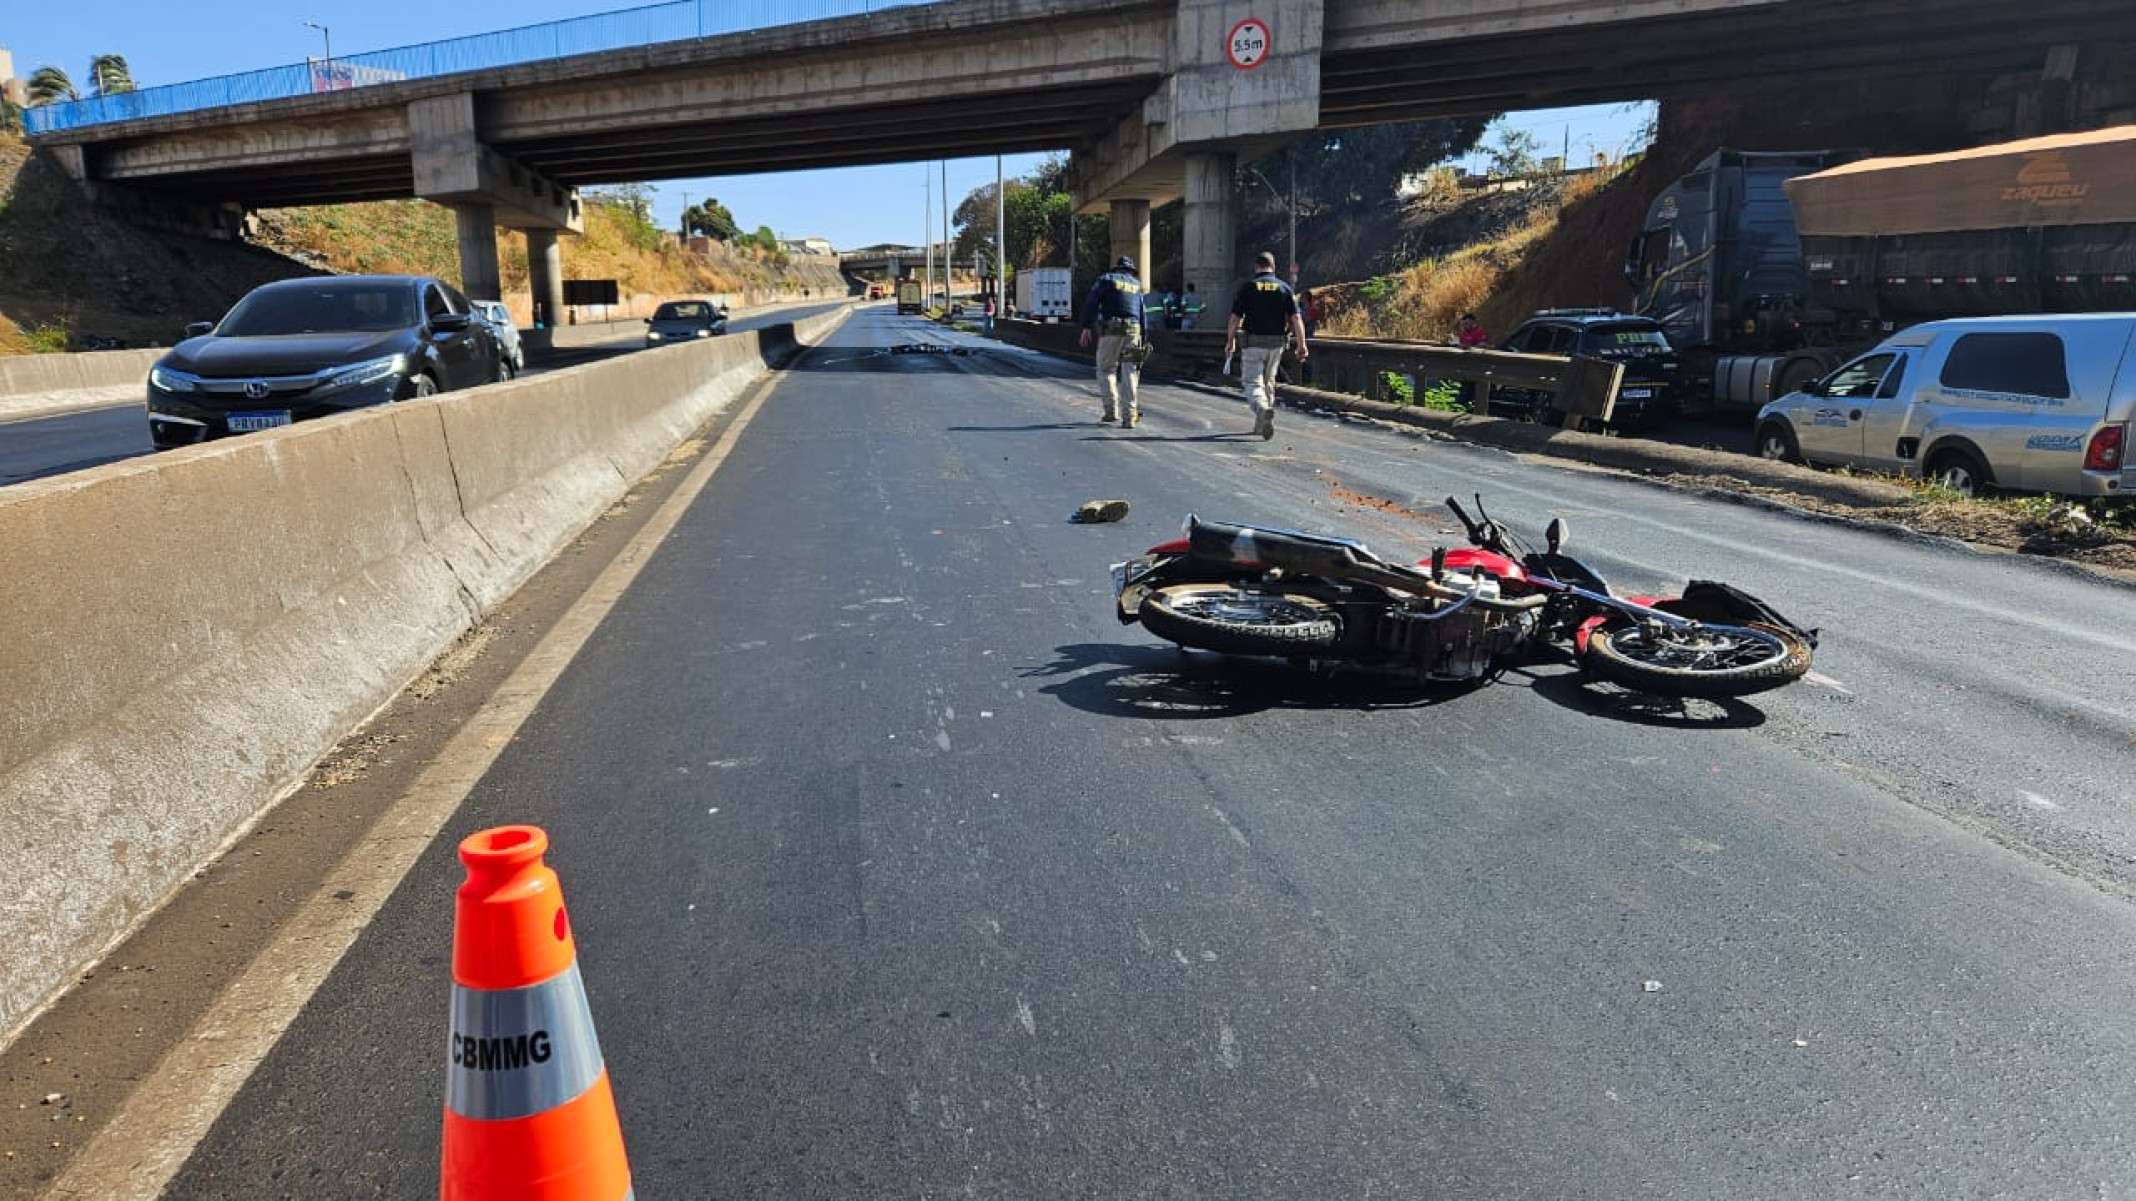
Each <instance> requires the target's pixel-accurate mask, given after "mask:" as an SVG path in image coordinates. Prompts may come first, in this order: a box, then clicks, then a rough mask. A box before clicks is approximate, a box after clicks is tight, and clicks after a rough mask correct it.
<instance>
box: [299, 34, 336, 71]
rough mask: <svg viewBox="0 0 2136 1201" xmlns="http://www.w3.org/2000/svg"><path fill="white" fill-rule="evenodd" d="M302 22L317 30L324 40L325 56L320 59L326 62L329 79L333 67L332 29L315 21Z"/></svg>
mask: <svg viewBox="0 0 2136 1201" xmlns="http://www.w3.org/2000/svg"><path fill="white" fill-rule="evenodd" d="M304 24H305V26H306V27H307V28H310V29H316V30H318V31H319V36H320V37H321V38H324V39H325V40H326V58H325V59H324V60H322V61H324V62H325V63H326V68H327V71H328V72H329V75H328V78H329V79H331V78H332V75H331V72H332V71H333V69H334V31H333V30H331V29H328V28H327V27H326V26H324V25H321V24H319V23H318V22H317V21H306V22H304Z"/></svg>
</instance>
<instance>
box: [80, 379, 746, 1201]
mask: <svg viewBox="0 0 2136 1201" xmlns="http://www.w3.org/2000/svg"><path fill="white" fill-rule="evenodd" d="M779 378H780V377H778V376H772V377H769V378H767V379H766V380H765V381H763V382H762V383H761V384H759V385H758V386H757V389H756V391H755V394H754V395H753V396H751V397H750V399H749V402H748V403H747V404H746V405H744V406H743V408H742V410H741V412H740V413H739V414H738V415H736V417H735V419H734V421H733V422H732V423H731V424H730V425H728V427H727V430H726V432H725V433H724V434H722V435H721V436H720V439H719V441H718V442H717V443H716V444H715V445H714V446H713V447H712V449H711V451H710V452H708V453H707V454H706V455H705V457H704V458H703V459H701V460H699V461H698V463H697V465H696V466H695V467H693V468H692V469H691V470H690V474H689V475H687V476H685V477H684V478H683V481H682V483H681V484H680V485H679V486H677V488H676V489H675V492H674V495H672V496H670V497H668V499H667V500H666V501H665V502H664V503H663V504H662V505H661V506H660V508H659V509H658V510H657V511H656V512H655V513H654V514H653V516H652V517H651V518H650V519H649V520H648V521H647V522H646V523H645V527H644V528H643V529H640V530H639V531H638V533H637V534H636V535H635V536H634V537H632V538H631V540H630V542H629V543H628V544H627V545H625V546H624V548H623V550H622V551H621V552H620V553H619V554H617V555H616V557H615V559H614V560H613V561H612V562H610V563H609V564H608V566H607V567H605V568H603V569H602V570H601V574H600V575H598V576H596V577H594V581H593V583H592V584H591V585H590V586H589V587H588V588H587V589H586V591H585V594H584V595H582V596H580V597H579V599H578V600H576V601H574V602H572V604H571V607H570V608H569V609H568V610H566V611H565V613H564V615H563V616H562V617H560V618H558V619H557V622H556V624H555V625H554V626H552V627H551V628H550V629H549V632H548V633H546V634H544V635H543V636H542V639H541V641H540V642H539V643H537V644H535V647H534V649H533V650H532V651H531V652H529V653H528V655H527V657H526V659H525V660H524V661H522V662H521V663H520V664H519V666H518V667H516V668H514V669H513V670H512V674H511V675H509V676H507V677H506V678H505V680H504V682H503V683H502V684H499V685H498V686H497V690H496V691H495V692H494V693H492V694H490V698H489V699H488V700H486V701H484V702H483V703H482V708H481V709H479V710H478V711H476V713H475V715H474V716H473V717H471V718H469V719H468V721H467V723H466V724H465V725H463V726H461V727H460V729H459V730H457V731H456V732H454V734H453V735H452V737H451V738H450V739H448V740H447V741H446V743H445V745H444V747H443V748H441V749H440V750H439V751H438V754H437V757H436V758H434V759H432V760H431V761H430V763H429V764H428V765H427V766H426V767H424V768H423V771H422V774H420V775H418V776H417V777H416V779H415V782H414V783H413V784H412V785H410V786H409V789H408V791H407V793H406V794H405V795H403V796H402V797H401V798H400V799H399V800H398V801H395V802H394V803H393V807H392V808H390V809H388V810H387V811H386V812H385V813H384V814H383V815H381V816H380V817H379V819H378V822H377V824H376V825H374V826H372V828H371V831H370V832H369V833H368V834H366V835H365V836H364V837H363V839H362V840H361V841H359V842H358V843H357V844H356V845H355V846H354V847H353V848H351V849H350V850H349V853H348V854H347V855H345V856H344V857H343V858H342V860H341V862H340V863H338V864H336V865H334V869H333V870H332V871H331V872H329V873H327V876H326V878H325V879H324V880H322V881H321V882H320V884H319V889H318V891H317V892H315V893H313V894H312V896H311V899H309V900H307V901H306V902H305V903H304V905H303V907H301V908H300V909H298V910H297V912H296V913H295V914H294V915H293V916H292V917H291V918H290V919H289V921H288V922H287V923H286V924H285V925H284V926H283V927H282V931H281V933H280V934H278V935H277V936H276V937H275V939H274V941H273V942H272V943H270V944H268V946H267V947H266V948H265V949H263V950H262V951H261V952H260V954H259V956H258V957H257V958H255V959H254V960H253V961H252V963H251V964H250V965H248V966H247V967H246V968H245V970H244V972H243V974H241V975H240V976H238V978H237V979H236V980H234V981H232V982H231V983H230V985H229V987H227V988H225V989H224V990H223V991H222V994H221V995H220V996H218V997H216V999H215V1002H214V1004H212V1005H210V1006H209V1007H208V1010H207V1012H206V1013H203V1014H202V1015H201V1016H200V1019H199V1020H198V1021H197V1022H195V1023H194V1024H193V1027H192V1029H190V1030H188V1031H186V1033H185V1036H184V1037H183V1038H181V1039H180V1040H179V1041H178V1043H177V1044H176V1045H175V1046H173V1047H172V1048H171V1049H170V1050H169V1051H167V1052H165V1053H164V1056H163V1058H162V1060H161V1061H159V1062H158V1063H157V1064H156V1066H155V1069H154V1070H153V1071H152V1072H150V1073H149V1076H148V1078H147V1079H146V1080H145V1081H143V1082H142V1084H141V1087H140V1088H137V1089H135V1090H134V1092H133V1095H132V1096H130V1097H128V1098H127V1099H126V1103H125V1105H124V1106H123V1107H122V1108H121V1109H120V1110H119V1111H118V1113H116V1114H114V1115H113V1116H112V1119H111V1121H109V1122H108V1123H106V1124H105V1126H104V1128H103V1129H102V1130H101V1131H99V1132H98V1133H97V1136H96V1137H95V1138H94V1139H92V1140H91V1141H90V1143H89V1145H88V1146H87V1147H84V1148H83V1149H82V1152H81V1154H80V1155H78V1156H76V1157H75V1159H74V1161H73V1162H72V1163H71V1164H69V1165H68V1166H67V1169H66V1171H65V1172H64V1173H63V1174H62V1175H61V1176H60V1177H59V1179H58V1180H56V1181H54V1182H53V1183H52V1185H51V1187H50V1188H48V1189H47V1190H46V1191H45V1192H44V1193H43V1195H42V1198H43V1201H108V1199H109V1198H113V1197H159V1196H161V1195H162V1194H163V1191H164V1189H165V1188H166V1187H167V1186H168V1185H169V1184H170V1182H171V1179H172V1178H173V1177H175V1176H176V1175H177V1174H178V1170H179V1169H180V1168H181V1167H183V1166H184V1165H185V1162H186V1159H187V1158H188V1157H189V1156H191V1155H192V1153H193V1149H194V1148H195V1147H196V1146H198V1145H199V1143H200V1140H201V1139H202V1138H204V1137H206V1135H207V1133H208V1130H209V1128H210V1127H212V1126H213V1125H214V1124H215V1120H216V1118H217V1117H219V1116H221V1114H222V1112H223V1110H224V1109H225V1108H227V1107H228V1106H229V1104H230V1101H231V1100H232V1099H233V1098H234V1097H236V1096H237V1092H238V1090H239V1089H240V1088H242V1087H244V1084H245V1081H246V1080H248V1079H250V1078H251V1076H252V1072H253V1069H255V1068H257V1067H258V1066H259V1065H260V1063H261V1061H262V1060H264V1059H266V1058H267V1054H268V1052H269V1051H271V1050H273V1049H274V1045H275V1043H276V1042H277V1041H279V1040H280V1039H281V1037H282V1032H283V1031H284V1030H286V1029H288V1027H289V1024H290V1023H291V1022H292V1021H294V1020H295V1019H296V1016H297V1014H298V1012H299V1011H300V1010H302V1009H303V1008H304V1005H305V1002H307V1001H309V1000H310V999H311V997H312V994H313V993H316V992H317V991H318V990H319V986H320V985H321V984H322V983H324V982H325V980H326V977H327V974H328V973H329V972H331V971H332V970H333V969H334V966H335V965H336V964H338V963H340V962H341V958H342V956H343V955H345V954H347V953H348V949H349V947H350V946H351V945H353V944H354V943H355V941H356V938H357V936H358V935H360V934H362V933H363V931H364V929H365V927H367V926H369V925H370V923H371V919H372V918H373V917H374V916H376V915H377V913H378V910H379V909H380V908H381V907H382V906H383V905H384V904H385V903H386V899H387V898H388V897H390V896H392V895H393V892H394V890H395V889H397V888H399V887H400V883H401V881H402V880H403V879H404V878H405V877H406V876H407V874H408V871H409V869H410V868H412V867H414V866H415V861H416V859H417V858H419V857H420V856H421V855H422V853H423V852H424V850H426V849H427V848H428V847H429V846H430V845H431V844H432V843H433V842H435V841H437V837H438V833H439V831H441V830H442V829H444V827H445V823H446V822H448V821H450V820H451V819H452V816H453V814H454V813H456V812H458V811H459V808H460V804H461V802H462V801H464V800H466V798H467V795H468V793H470V792H471V791H473V790H474V787H475V785H476V783H478V782H479V781H480V780H481V779H482V777H483V775H484V774H485V773H487V772H488V771H489V768H490V765H491V764H492V763H494V762H495V761H496V759H497V756H498V755H500V754H502V753H503V751H504V748H505V747H506V746H508V745H510V744H511V742H512V739H513V737H514V736H515V735H516V734H517V733H518V732H519V728H520V726H521V725H522V724H524V723H525V721H526V719H527V718H528V716H529V715H531V714H532V713H533V712H534V707H535V706H536V705H537V704H539V703H540V701H541V699H542V698H543V697H544V696H546V695H548V692H549V689H550V688H551V686H553V685H554V684H555V683H556V681H557V679H558V678H559V677H560V676H562V675H563V673H564V669H565V668H566V667H568V666H569V665H570V663H571V661H572V660H573V659H574V658H576V657H577V655H578V653H579V650H580V649H581V648H582V647H584V646H585V645H586V640H587V639H588V638H591V637H592V636H593V632H594V630H595V629H596V628H598V627H599V626H600V624H601V622H602V621H603V620H604V619H605V618H606V617H607V616H608V614H609V611H610V610H612V609H614V608H615V606H616V602H617V601H618V600H620V599H622V596H623V594H624V593H625V592H626V591H628V590H629V588H630V586H631V584H632V583H633V582H635V581H636V580H637V578H638V573H639V572H640V571H641V570H643V569H644V567H645V565H646V564H647V563H648V562H650V561H651V560H652V557H653V550H654V549H655V548H656V547H658V546H659V545H660V543H661V542H662V541H663V540H664V539H666V537H667V536H668V534H669V532H670V531H672V530H673V529H674V528H675V525H676V523H677V522H679V521H681V520H682V515H683V513H684V511H686V510H687V509H688V508H689V507H690V504H691V502H693V501H695V500H696V499H697V495H698V493H700V492H702V491H704V488H705V485H706V484H707V483H708V482H710V481H711V479H712V473H713V472H715V471H718V470H719V467H720V464H722V463H724V462H726V461H727V456H728V454H729V453H731V452H732V451H733V450H734V444H735V442H736V441H737V440H739V439H740V438H741V436H742V431H743V430H746V429H748V428H749V422H750V420H751V419H752V418H754V417H755V416H756V413H757V410H758V409H759V408H761V407H763V404H764V399H765V397H767V396H769V395H770V394H771V389H772V385H773V384H774V383H776V382H777V380H778V379H779ZM337 896H339V897H350V898H352V899H350V900H346V901H343V900H337V899H335V898H336V897H337Z"/></svg>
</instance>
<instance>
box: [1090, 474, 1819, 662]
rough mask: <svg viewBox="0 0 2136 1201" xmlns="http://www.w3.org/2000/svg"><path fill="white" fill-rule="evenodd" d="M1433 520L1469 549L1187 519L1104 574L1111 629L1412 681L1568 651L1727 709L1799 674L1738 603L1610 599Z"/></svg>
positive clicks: (1773, 618) (1796, 655) (1803, 640)
mask: <svg viewBox="0 0 2136 1201" xmlns="http://www.w3.org/2000/svg"><path fill="white" fill-rule="evenodd" d="M1446 504H1447V507H1448V508H1449V509H1451V510H1453V513H1454V516H1455V517H1457V518H1459V519H1460V521H1461V524H1462V525H1463V526H1464V527H1466V528H1467V530H1468V539H1469V543H1470V545H1468V546H1466V547H1455V548H1446V547H1441V548H1440V549H1438V550H1435V551H1433V552H1432V555H1431V557H1430V558H1429V559H1424V560H1419V561H1418V563H1417V564H1416V565H1414V566H1406V565H1403V564H1399V563H1391V562H1388V561H1386V560H1384V559H1381V558H1379V557H1378V556H1376V555H1374V554H1373V553H1372V552H1371V551H1370V550H1368V549H1366V547H1365V545H1364V544H1363V543H1361V542H1355V541H1352V540H1350V539H1346V538H1329V537H1323V536H1320V535H1315V534H1301V533H1297V532H1294V531H1290V530H1276V529H1265V528H1261V527H1257V526H1247V525H1230V524H1225V523H1221V522H1214V521H1202V520H1200V519H1198V518H1195V517H1189V518H1187V528H1186V536H1185V537H1183V538H1179V539H1176V540H1174V541H1171V542H1166V543H1163V544H1161V545H1158V546H1153V547H1151V548H1150V549H1149V550H1148V551H1147V552H1146V553H1145V554H1143V555H1141V556H1139V557H1137V558H1134V559H1130V560H1128V561H1127V562H1125V563H1119V564H1115V565H1114V566H1113V569H1112V572H1113V591H1114V594H1115V596H1116V597H1117V598H1118V615H1119V618H1120V620H1121V621H1122V622H1123V623H1132V622H1136V621H1140V622H1141V623H1142V624H1143V626H1144V627H1146V628H1147V629H1148V630H1149V631H1150V632H1151V633H1153V634H1155V635H1157V636H1158V637H1160V638H1163V639H1166V640H1168V641H1171V642H1175V643H1178V644H1179V645H1180V646H1183V647H1195V648H1198V649H1201V650H1210V651H1220V652H1223V653H1226V654H1233V655H1273V656H1278V657H1281V658H1285V659H1289V660H1291V661H1292V662H1294V663H1299V664H1301V665H1303V666H1324V665H1335V664H1352V665H1358V666H1364V667H1371V668H1378V669H1392V670H1397V671H1402V672H1406V673H1414V674H1415V675H1416V676H1417V678H1419V679H1422V680H1427V681H1470V682H1473V681H1482V680H1487V679H1489V678H1491V677H1492V676H1495V675H1496V674H1498V673H1499V672H1500V671H1502V670H1504V669H1505V668H1506V667H1507V666H1510V665H1512V664H1513V663H1515V662H1518V661H1519V660H1521V659H1522V658H1523V657H1525V656H1526V655H1527V654H1528V653H1529V652H1530V651H1532V650H1533V649H1535V648H1537V647H1539V646H1541V645H1544V644H1550V643H1562V642H1565V641H1570V642H1571V644H1572V647H1573V651H1574V654H1575V655H1576V657H1577V658H1578V660H1579V662H1580V664H1581V666H1582V667H1583V668H1584V669H1585V670H1586V671H1587V672H1588V674H1590V675H1591V676H1595V677H1598V678H1601V679H1605V680H1610V681H1614V682H1615V683H1618V684H1621V685H1623V686H1625V687H1627V688H1631V689H1635V690H1637V691H1641V692H1649V693H1657V694H1661V695H1665V696H1677V697H1709V698H1720V697H1737V696H1748V695H1750V694H1752V693H1757V692H1764V691H1767V690H1769V689H1773V688H1779V687H1781V686H1783V685H1786V684H1789V683H1792V682H1794V681H1795V680H1798V679H1800V678H1802V676H1803V675H1804V674H1805V673H1807V672H1808V671H1809V670H1810V655H1811V652H1812V651H1813V650H1814V649H1815V648H1816V645H1817V634H1816V632H1815V631H1814V630H1806V629H1803V628H1802V627H1800V626H1797V625H1795V624H1794V623H1792V622H1790V621H1788V620H1787V619H1786V618H1784V617H1782V616H1780V614H1779V613H1777V612H1775V611H1774V610H1773V608H1772V607H1771V606H1770V605H1767V604H1766V603H1765V602H1763V601H1761V600H1759V599H1757V598H1756V597H1754V596H1751V595H1749V594H1748V593H1745V592H1743V591H1741V590H1739V589H1736V588H1732V587H1730V586H1728V585H1726V584H1719V583H1714V582H1712V581H1708V580H1693V581H1692V582H1691V583H1690V584H1688V585H1687V586H1686V587H1685V588H1684V591H1683V595H1681V596H1673V597H1652V596H1618V595H1616V594H1615V593H1613V592H1611V591H1610V587H1609V585H1608V584H1607V583H1606V582H1605V581H1604V580H1603V579H1602V577H1601V576H1599V575H1597V574H1596V573H1595V572H1593V571H1592V570H1590V569H1589V568H1588V567H1587V566H1586V565H1585V564H1583V563H1581V562H1580V561H1579V560H1577V559H1574V558H1572V557H1571V556H1569V555H1566V554H1565V553H1564V546H1565V541H1566V536H1567V528H1566V525H1565V522H1564V521H1563V519H1559V518H1554V519H1552V520H1551V522H1550V524H1549V527H1548V529H1547V530H1546V531H1545V533H1544V540H1545V542H1546V544H1547V547H1548V549H1546V550H1544V551H1540V552H1538V551H1535V550H1532V549H1530V548H1529V547H1528V546H1526V545H1525V544H1523V543H1522V542H1521V541H1520V539H1518V538H1517V537H1515V536H1514V535H1513V534H1511V533H1510V532H1509V531H1507V530H1506V529H1505V528H1504V527H1502V526H1500V525H1499V524H1498V523H1497V522H1495V521H1493V520H1491V517H1490V514H1489V513H1487V512H1486V511H1485V510H1484V507H1483V498H1482V497H1481V496H1478V497H1477V498H1476V512H1477V514H1478V516H1479V517H1480V518H1481V520H1480V521H1479V520H1473V519H1471V518H1470V517H1469V515H1468V513H1467V511H1465V510H1464V509H1463V508H1462V507H1461V504H1460V502H1458V501H1456V500H1455V499H1454V498H1453V497H1448V498H1447V500H1446Z"/></svg>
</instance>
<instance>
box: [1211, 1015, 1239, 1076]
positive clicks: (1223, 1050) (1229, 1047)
mask: <svg viewBox="0 0 2136 1201" xmlns="http://www.w3.org/2000/svg"><path fill="white" fill-rule="evenodd" d="M1216 1055H1217V1058H1219V1059H1221V1060H1223V1061H1224V1066H1225V1067H1226V1068H1229V1069H1230V1070H1232V1071H1234V1072H1235V1071H1238V1069H1239V1035H1238V1031H1236V1030H1233V1029H1232V1028H1231V1023H1230V1022H1228V1021H1224V1020H1221V1019H1219V1020H1218V1021H1217V1023H1216Z"/></svg>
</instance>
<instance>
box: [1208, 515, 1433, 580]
mask: <svg viewBox="0 0 2136 1201" xmlns="http://www.w3.org/2000/svg"><path fill="white" fill-rule="evenodd" d="M1187 553H1188V554H1189V555H1192V556H1193V557H1194V558H1197V559H1203V560H1206V561H1209V562H1212V563H1228V564H1233V565H1236V566H1256V567H1264V568H1267V567H1275V568H1281V569H1282V570H1284V571H1290V572H1306V573H1310V574H1313V575H1324V576H1340V575H1342V574H1344V573H1345V572H1347V571H1354V570H1355V569H1357V568H1360V567H1373V568H1381V569H1386V570H1397V569H1394V568H1392V567H1391V565H1390V564H1388V563H1386V562H1385V561H1383V560H1381V559H1380V558H1379V556H1377V555H1374V554H1373V553H1372V551H1371V550H1370V549H1369V548H1367V547H1366V546H1365V544H1364V543H1362V542H1358V541H1355V540H1353V539H1349V538H1330V537H1327V536H1325V535H1321V534H1306V533H1300V532H1299V531H1297V530H1279V529H1271V528H1269V527H1266V526H1254V525H1235V524H1233V523H1231V522H1225V521H1203V520H1202V519H1201V518H1199V517H1192V516H1190V517H1188V518H1187Z"/></svg>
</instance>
